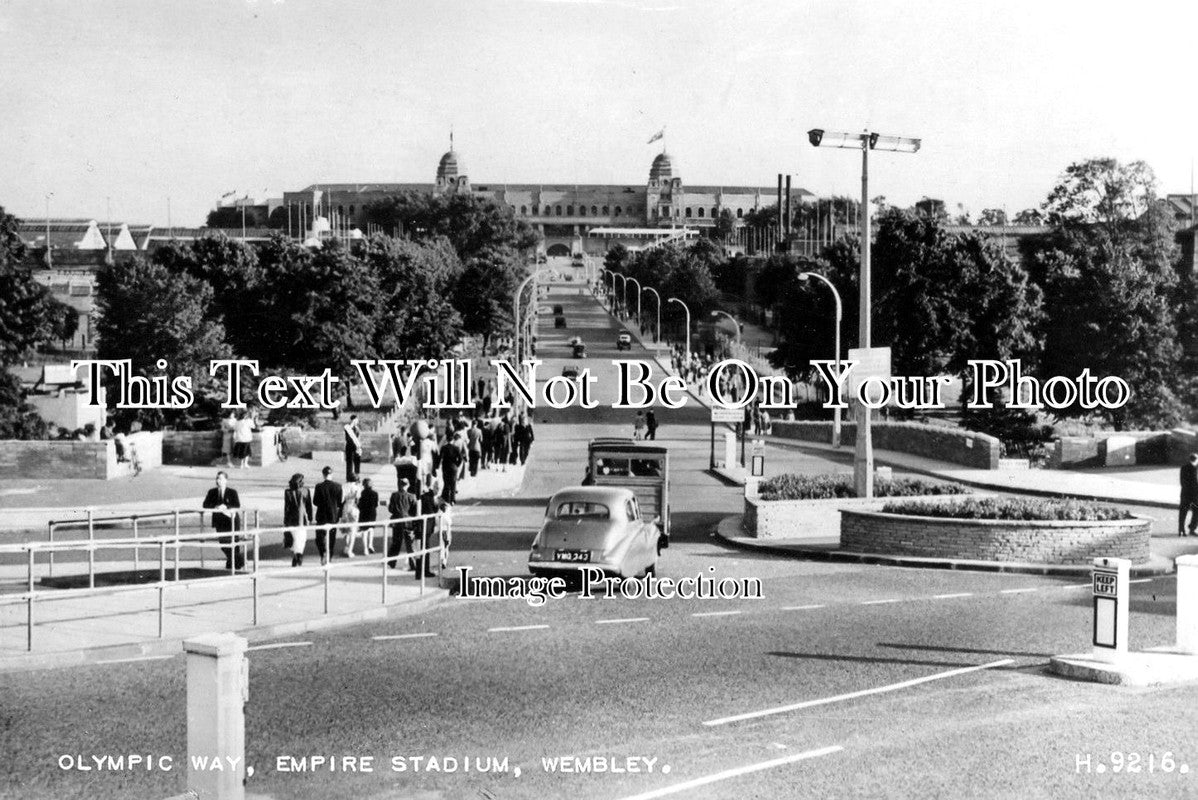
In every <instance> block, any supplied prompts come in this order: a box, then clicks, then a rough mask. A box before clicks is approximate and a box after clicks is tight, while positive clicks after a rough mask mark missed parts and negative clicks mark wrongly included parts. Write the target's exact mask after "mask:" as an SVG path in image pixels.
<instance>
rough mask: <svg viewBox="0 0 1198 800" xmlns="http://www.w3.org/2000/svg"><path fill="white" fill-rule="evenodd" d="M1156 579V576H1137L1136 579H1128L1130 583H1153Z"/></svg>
mask: <svg viewBox="0 0 1198 800" xmlns="http://www.w3.org/2000/svg"><path fill="white" fill-rule="evenodd" d="M1154 580H1156V578H1136V579H1135V580H1134V581H1128V583H1152V582H1153V581H1154Z"/></svg>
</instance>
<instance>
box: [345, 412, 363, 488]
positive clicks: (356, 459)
mask: <svg viewBox="0 0 1198 800" xmlns="http://www.w3.org/2000/svg"><path fill="white" fill-rule="evenodd" d="M342 430H344V431H345V480H346V481H349V480H350V477H349V476H350V475H359V474H361V472H362V429H361V426H360V424H359V422H358V415H357V414H350V415H349V422H347V423H345V427H344V428H342Z"/></svg>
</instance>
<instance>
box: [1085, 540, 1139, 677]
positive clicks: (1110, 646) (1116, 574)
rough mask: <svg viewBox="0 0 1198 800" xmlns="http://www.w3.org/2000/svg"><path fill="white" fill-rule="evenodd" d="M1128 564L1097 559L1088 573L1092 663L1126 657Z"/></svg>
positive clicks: (1128, 602)
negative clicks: (1090, 604) (1089, 575)
mask: <svg viewBox="0 0 1198 800" xmlns="http://www.w3.org/2000/svg"><path fill="white" fill-rule="evenodd" d="M1130 577H1131V561H1129V560H1128V559H1126V558H1096V559H1094V566H1093V568H1092V571H1091V581H1092V588H1091V593H1092V594H1093V597H1094V640H1093V644H1094V659H1095V660H1096V661H1107V662H1113V661H1118V660H1119V659H1120V658H1121V657H1123V656H1126V655H1127V618H1128V615H1129V614H1130V610H1131V603H1130V595H1131V585H1130V583H1129V581H1130Z"/></svg>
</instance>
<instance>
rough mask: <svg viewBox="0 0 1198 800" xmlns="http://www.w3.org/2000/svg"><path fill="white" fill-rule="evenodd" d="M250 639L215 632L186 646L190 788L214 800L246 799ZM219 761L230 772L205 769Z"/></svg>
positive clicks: (191, 641)
mask: <svg viewBox="0 0 1198 800" xmlns="http://www.w3.org/2000/svg"><path fill="white" fill-rule="evenodd" d="M245 648H246V641H245V639H243V638H241V637H240V636H235V635H233V634H231V633H210V634H205V635H203V636H197V637H195V638H194V639H188V640H187V641H185V642H183V650H184V651H185V652H186V653H187V755H188V759H187V763H188V769H187V788H188V790H189V791H190V792H194V793H195V796H196V797H203V798H212V800H244V798H245V780H246V763H245V704H246V701H247V700H249V669H248V666H249V663H248V662H247V661H246V659H245ZM213 761H217V762H218V763H220V764H223V765H224V767H225V768H224V769H217V770H213V769H210V768H209V769H205V767H209V766H210V765H211V763H212V762H213Z"/></svg>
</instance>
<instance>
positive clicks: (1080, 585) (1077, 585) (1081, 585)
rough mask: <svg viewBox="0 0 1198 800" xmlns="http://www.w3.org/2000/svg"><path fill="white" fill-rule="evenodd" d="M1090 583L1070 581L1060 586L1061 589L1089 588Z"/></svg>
mask: <svg viewBox="0 0 1198 800" xmlns="http://www.w3.org/2000/svg"><path fill="white" fill-rule="evenodd" d="M1091 585H1092V584H1089V583H1071V584H1069V585H1068V586H1062V587H1061V588H1062V589H1089V588H1090V586H1091Z"/></svg>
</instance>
